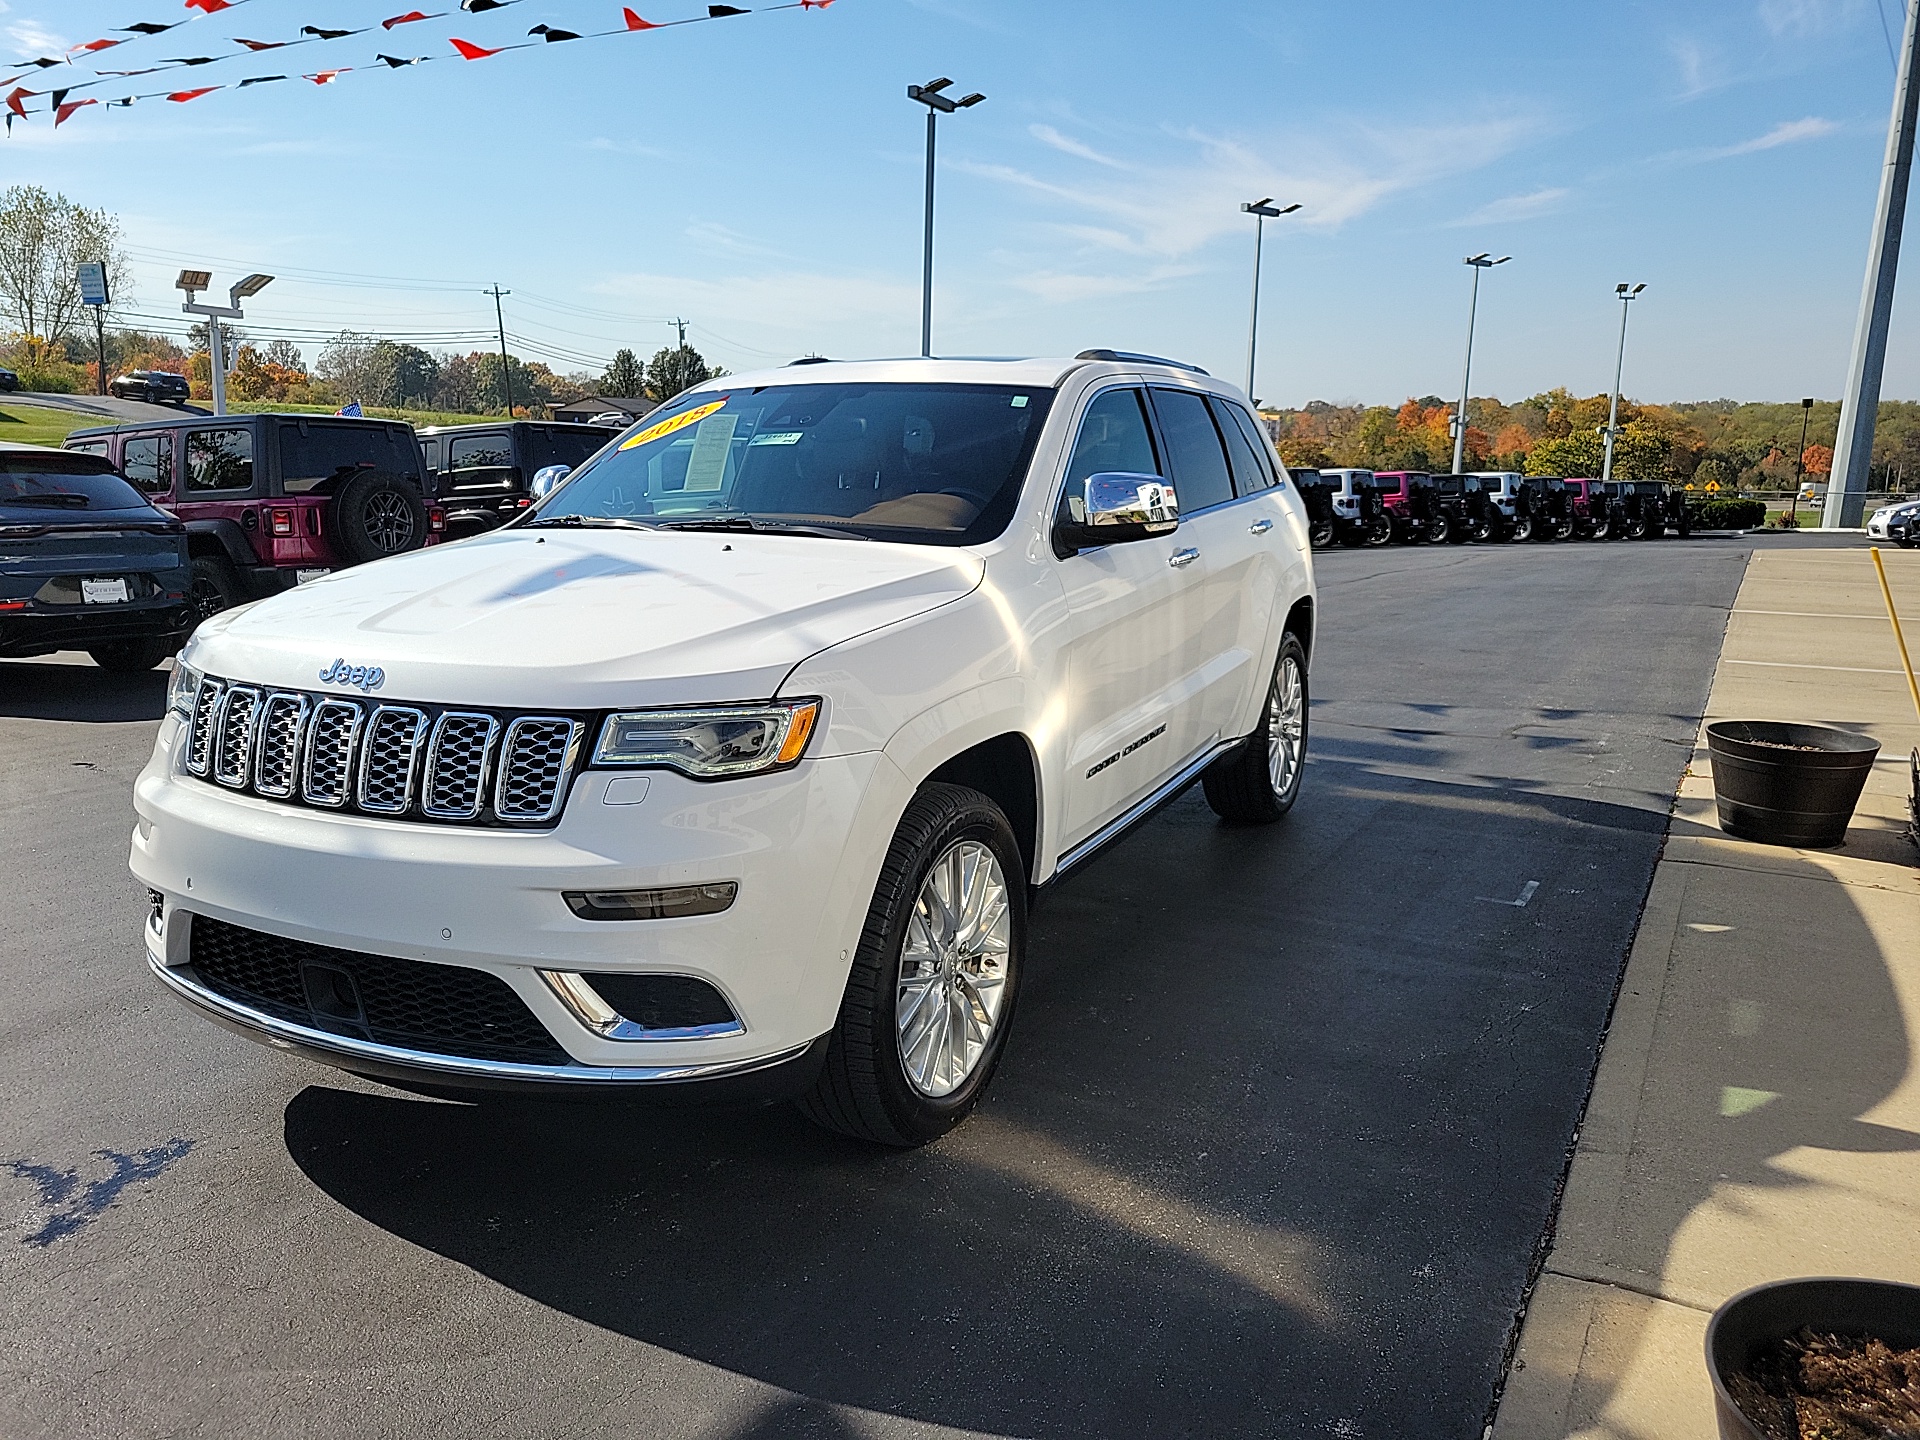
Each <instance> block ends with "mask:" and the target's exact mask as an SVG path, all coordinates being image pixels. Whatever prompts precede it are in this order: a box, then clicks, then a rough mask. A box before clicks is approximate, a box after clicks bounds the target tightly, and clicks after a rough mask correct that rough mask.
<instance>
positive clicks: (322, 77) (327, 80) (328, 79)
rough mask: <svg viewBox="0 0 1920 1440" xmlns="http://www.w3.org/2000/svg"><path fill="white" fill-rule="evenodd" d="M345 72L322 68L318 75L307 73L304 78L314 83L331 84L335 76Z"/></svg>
mask: <svg viewBox="0 0 1920 1440" xmlns="http://www.w3.org/2000/svg"><path fill="white" fill-rule="evenodd" d="M349 68H351V67H349ZM346 73H347V72H346V70H322V71H321V72H320V73H319V74H318V75H309V76H307V77H306V78H307V79H309V80H311V81H313V83H314V84H316V85H331V84H332V83H333V82H334V80H335V79H336V78H337V77H339V76H341V75H344V74H346Z"/></svg>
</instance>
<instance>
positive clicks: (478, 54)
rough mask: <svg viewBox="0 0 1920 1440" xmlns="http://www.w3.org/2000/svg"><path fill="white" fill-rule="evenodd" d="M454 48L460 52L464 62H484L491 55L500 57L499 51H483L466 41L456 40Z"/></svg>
mask: <svg viewBox="0 0 1920 1440" xmlns="http://www.w3.org/2000/svg"><path fill="white" fill-rule="evenodd" d="M453 48H454V49H456V50H458V51H459V52H460V56H461V58H462V59H463V60H484V59H486V58H487V57H488V56H489V55H498V54H499V53H500V51H498V50H482V49H481V48H480V47H479V46H478V45H475V44H473V43H471V42H470V41H466V40H455V41H454V42H453Z"/></svg>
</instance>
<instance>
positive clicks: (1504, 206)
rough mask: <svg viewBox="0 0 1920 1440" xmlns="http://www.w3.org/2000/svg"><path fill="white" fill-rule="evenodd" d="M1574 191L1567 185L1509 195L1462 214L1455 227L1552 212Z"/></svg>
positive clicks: (1505, 220)
mask: <svg viewBox="0 0 1920 1440" xmlns="http://www.w3.org/2000/svg"><path fill="white" fill-rule="evenodd" d="M1572 193H1573V192H1572V191H1571V190H1569V189H1567V188H1566V187H1565V186H1558V187H1556V188H1554V189H1551V190H1535V191H1533V192H1532V193H1530V194H1527V195H1508V196H1506V197H1504V198H1503V199H1499V200H1495V201H1492V202H1491V203H1489V204H1486V205H1482V206H1481V207H1480V208H1479V209H1478V210H1476V211H1474V212H1473V213H1472V214H1471V215H1465V216H1462V217H1461V218H1460V219H1458V220H1455V221H1454V222H1453V224H1454V226H1455V227H1458V226H1463V225H1499V224H1504V223H1506V222H1509V221H1513V220H1532V219H1533V218H1535V217H1536V216H1539V215H1547V214H1551V213H1552V212H1553V211H1555V210H1558V209H1559V208H1560V202H1561V201H1562V200H1565V199H1566V198H1567V196H1569V195H1571V194H1572Z"/></svg>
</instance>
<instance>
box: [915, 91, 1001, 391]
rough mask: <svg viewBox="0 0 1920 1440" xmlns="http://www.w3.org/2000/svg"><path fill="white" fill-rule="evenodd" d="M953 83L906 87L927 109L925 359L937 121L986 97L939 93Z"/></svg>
mask: <svg viewBox="0 0 1920 1440" xmlns="http://www.w3.org/2000/svg"><path fill="white" fill-rule="evenodd" d="M951 84H953V81H952V80H950V79H948V78H947V77H946V76H944V75H943V76H941V77H940V78H939V79H938V80H929V81H928V82H927V83H926V84H924V85H909V86H907V98H908V99H909V100H918V101H919V102H920V103H921V104H922V105H924V106H926V107H927V210H926V220H925V225H924V236H925V240H924V245H923V255H922V259H921V268H920V354H921V356H922V357H923V358H925V357H927V356H931V355H932V354H933V139H934V121H935V120H937V119H938V118H939V117H940V116H942V115H951V114H953V112H954V111H956V110H968V109H971V108H972V107H973V106H975V105H978V104H979V103H980V102H981V101H982V100H984V99H986V98H987V97H986V96H984V95H981V94H978V93H975V94H972V95H966V96H962V97H961V98H960V99H958V100H952V99H949V98H948V97H947V96H945V95H942V94H941V93H940V92H941V91H942V90H945V89H946V88H947V87H948V86H949V85H951Z"/></svg>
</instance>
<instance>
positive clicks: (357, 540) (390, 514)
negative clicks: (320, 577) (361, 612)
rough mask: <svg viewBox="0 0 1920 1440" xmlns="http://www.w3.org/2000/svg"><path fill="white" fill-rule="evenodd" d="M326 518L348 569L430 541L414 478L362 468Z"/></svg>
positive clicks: (334, 542) (343, 490) (334, 544)
mask: <svg viewBox="0 0 1920 1440" xmlns="http://www.w3.org/2000/svg"><path fill="white" fill-rule="evenodd" d="M331 511H332V513H331V514H330V515H329V516H328V517H327V518H328V521H329V522H330V523H329V530H330V532H331V534H332V536H333V546H334V549H335V550H337V551H338V552H339V554H340V559H341V560H342V562H344V563H345V564H348V565H359V564H363V563H364V562H366V561H368V560H379V559H381V558H383V557H385V556H388V555H399V554H401V553H402V552H404V551H407V550H418V549H419V548H420V547H421V546H422V545H424V544H426V543H427V504H426V501H424V500H422V499H421V498H420V489H419V487H418V486H417V485H415V484H414V483H413V482H412V481H410V480H405V479H402V478H401V477H400V476H398V475H390V474H388V473H387V472H386V471H384V470H362V471H360V472H359V473H358V474H356V475H354V476H353V478H352V479H350V480H348V481H347V482H346V483H345V484H344V485H342V486H341V487H340V491H339V493H338V494H336V495H335V496H334V497H333V505H332V507H331Z"/></svg>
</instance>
